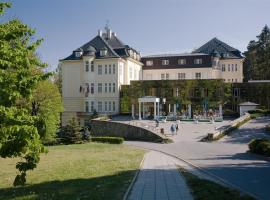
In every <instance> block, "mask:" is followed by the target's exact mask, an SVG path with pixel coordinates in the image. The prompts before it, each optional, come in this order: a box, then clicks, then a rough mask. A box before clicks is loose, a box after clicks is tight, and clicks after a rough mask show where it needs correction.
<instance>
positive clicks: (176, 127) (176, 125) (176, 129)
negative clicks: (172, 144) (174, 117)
mask: <svg viewBox="0 0 270 200" xmlns="http://www.w3.org/2000/svg"><path fill="white" fill-rule="evenodd" d="M175 131H176V135H177V132H178V124H175Z"/></svg>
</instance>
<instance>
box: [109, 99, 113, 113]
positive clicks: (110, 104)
mask: <svg viewBox="0 0 270 200" xmlns="http://www.w3.org/2000/svg"><path fill="white" fill-rule="evenodd" d="M109 111H112V102H110V101H109Z"/></svg>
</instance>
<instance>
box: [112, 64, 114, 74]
mask: <svg viewBox="0 0 270 200" xmlns="http://www.w3.org/2000/svg"><path fill="white" fill-rule="evenodd" d="M112 71H113V74H115V64H113V69H112Z"/></svg>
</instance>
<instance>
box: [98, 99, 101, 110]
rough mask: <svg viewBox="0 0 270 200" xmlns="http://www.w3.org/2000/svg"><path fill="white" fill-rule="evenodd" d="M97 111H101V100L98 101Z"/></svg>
mask: <svg viewBox="0 0 270 200" xmlns="http://www.w3.org/2000/svg"><path fill="white" fill-rule="evenodd" d="M98 111H99V112H102V102H101V101H99V102H98Z"/></svg>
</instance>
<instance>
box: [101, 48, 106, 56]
mask: <svg viewBox="0 0 270 200" xmlns="http://www.w3.org/2000/svg"><path fill="white" fill-rule="evenodd" d="M107 51H108V50H107V49H106V48H103V49H101V50H100V56H106V54H107Z"/></svg>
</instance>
